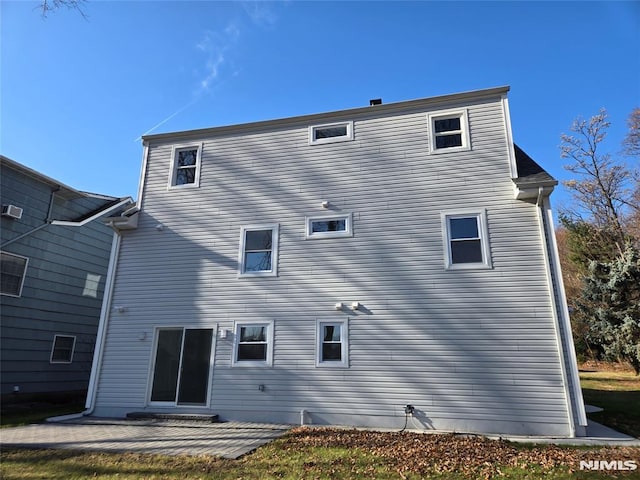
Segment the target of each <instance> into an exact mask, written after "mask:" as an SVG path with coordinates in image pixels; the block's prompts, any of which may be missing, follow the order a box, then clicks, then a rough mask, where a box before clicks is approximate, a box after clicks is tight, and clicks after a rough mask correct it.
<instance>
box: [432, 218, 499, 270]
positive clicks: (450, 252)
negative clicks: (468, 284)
mask: <svg viewBox="0 0 640 480" xmlns="http://www.w3.org/2000/svg"><path fill="white" fill-rule="evenodd" d="M442 232H443V239H444V242H445V266H446V268H449V269H455V268H491V258H490V250H489V234H488V230H487V221H486V214H485V212H484V211H483V212H477V211H476V212H473V213H464V212H461V213H443V214H442Z"/></svg>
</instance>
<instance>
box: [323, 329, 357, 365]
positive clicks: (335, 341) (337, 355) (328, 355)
mask: <svg viewBox="0 0 640 480" xmlns="http://www.w3.org/2000/svg"><path fill="white" fill-rule="evenodd" d="M316 339H317V345H316V366H317V367H338V368H346V367H348V366H349V358H348V357H349V348H348V332H347V320H337V321H324V320H318V322H317V323H316Z"/></svg>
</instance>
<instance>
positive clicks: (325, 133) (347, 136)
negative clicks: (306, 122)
mask: <svg viewBox="0 0 640 480" xmlns="http://www.w3.org/2000/svg"><path fill="white" fill-rule="evenodd" d="M350 140H353V122H342V123H330V124H325V125H315V126H311V127H309V145H318V144H322V143H336V142H348V141H350Z"/></svg>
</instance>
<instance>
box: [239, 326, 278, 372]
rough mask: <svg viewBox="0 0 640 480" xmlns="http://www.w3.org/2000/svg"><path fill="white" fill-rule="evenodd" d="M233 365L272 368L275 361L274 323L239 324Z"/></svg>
mask: <svg viewBox="0 0 640 480" xmlns="http://www.w3.org/2000/svg"><path fill="white" fill-rule="evenodd" d="M234 337H235V341H234V352H233V362H232V363H233V365H235V366H270V365H271V364H272V361H273V322H256V323H252V322H237V323H236V326H235V335H234Z"/></svg>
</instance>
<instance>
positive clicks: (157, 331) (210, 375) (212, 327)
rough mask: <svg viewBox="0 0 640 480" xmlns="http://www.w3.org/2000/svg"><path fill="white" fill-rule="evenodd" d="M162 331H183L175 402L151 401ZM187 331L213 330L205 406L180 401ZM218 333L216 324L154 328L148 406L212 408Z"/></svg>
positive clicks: (148, 378)
mask: <svg viewBox="0 0 640 480" xmlns="http://www.w3.org/2000/svg"><path fill="white" fill-rule="evenodd" d="M162 330H177V331H182V343H181V345H180V364H179V367H178V378H177V383H176V391H175V395H174V397H173V398H174V400H173V402H167V401H160V402H157V401H156V402H154V401H152V400H151V394H152V391H153V379H154V376H155V366H156V358H157V356H158V340H159V338H160V332H161V331H162ZM187 330H211V350H210V351H209V372H208V374H207V393H206V397H205V402H204V403H203V404H200V403H180V402H179V401H178V395H180V381H181V379H182V378H181V377H182V361H183V360H184V342H185V340H186V338H187V335H186V331H187ZM217 332H218V324H217V323H215V324H213V325H209V326H207V325H204V326H203V325H183V326H175V325H167V326H164V325H163V326H159V325H156V326H154V328H153V344H152V346H151V359H150V361H149V369H148V372H147V391H146V393H145V399H146V405H149V406H154V407H175V408H179V407H200V408H209V407H210V406H211V391H212V388H213V387H212V384H213V367H214V357H215V347H216V336H217Z"/></svg>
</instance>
